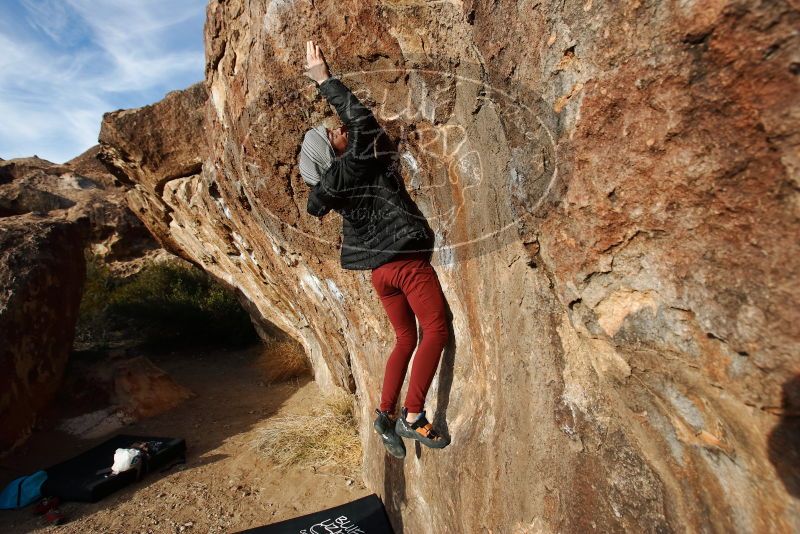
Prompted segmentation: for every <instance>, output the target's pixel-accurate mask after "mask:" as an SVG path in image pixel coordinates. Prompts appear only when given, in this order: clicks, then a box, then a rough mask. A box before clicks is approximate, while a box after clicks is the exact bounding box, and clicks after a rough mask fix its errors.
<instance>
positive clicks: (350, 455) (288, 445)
mask: <svg viewBox="0 0 800 534" xmlns="http://www.w3.org/2000/svg"><path fill="white" fill-rule="evenodd" d="M254 444H255V446H256V448H257V449H258V450H259V451H261V452H262V453H263V454H264V455H265V456H266V457H267V458H269V459H270V460H272V461H273V462H274V463H275V464H277V465H279V466H282V467H286V466H290V465H297V466H306V467H314V468H315V469H320V468H327V470H329V471H332V472H333V473H338V474H340V475H343V476H346V477H349V478H351V479H353V480H360V475H359V471H360V468H361V439H360V438H359V436H358V429H357V425H356V419H355V416H354V414H353V397H352V395H347V394H345V393H339V394H335V395H332V396H330V397H328V398H327V399H325V400H324V401H323V402H322V404H321V405H320V406H317V407H315V408H314V409H313V410H312V413H311V414H309V415H303V414H297V415H290V416H286V417H273V418H270V419H269V421H268V422H267V423H266V425H264V427H262V428H261V429H259V430H258V437H257V438H256V441H255V443H254Z"/></svg>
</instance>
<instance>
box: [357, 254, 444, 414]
mask: <svg viewBox="0 0 800 534" xmlns="http://www.w3.org/2000/svg"><path fill="white" fill-rule="evenodd" d="M372 286H373V287H374V288H375V291H377V293H378V296H379V297H380V299H381V304H383V308H384V309H385V310H386V314H387V315H388V316H389V320H390V321H391V323H392V326H393V327H394V331H395V336H396V341H395V346H394V350H392V353H391V354H390V355H389V359H388V360H387V361H386V372H385V374H384V377H383V390H382V392H381V406H380V409H381V410H382V411H390V412H394V409H395V405H396V404H397V397H398V396H399V395H400V390H401V389H402V386H403V380H404V379H405V376H406V371H407V369H408V363H409V361H410V360H411V356H412V354H413V352H414V348H415V347H416V346H417V325H416V322H415V320H414V317H415V316H416V319H417V320H418V321H419V326H420V328H421V329H422V342H421V343H420V344H419V348H417V353H416V356H415V357H414V365H413V366H412V368H411V379H410V380H409V384H408V393H407V394H406V401H405V403H404V404H403V405H404V406H405V407H406V408H408V411H409V412H421V411H422V410H423V407H424V406H425V395H426V394H427V393H428V388H430V385H431V382H433V376H434V375H435V374H436V369H437V367H439V360H440V359H441V356H442V349H444V346H445V345H446V344H447V339H448V329H447V314H446V309H445V300H444V294H443V293H442V287H441V286H440V285H439V278H438V277H437V276H436V271H434V270H433V266H432V265H431V263H430V261H429V260H428V253H426V252H419V253H414V254H406V255H404V257H403V258H401V259H397V260H393V261H390V262H388V263H384V264H383V265H381V266H380V267H377V268H375V269H373V270H372Z"/></svg>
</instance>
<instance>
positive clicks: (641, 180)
mask: <svg viewBox="0 0 800 534" xmlns="http://www.w3.org/2000/svg"><path fill="white" fill-rule="evenodd" d="M752 4H753V3H752V2H745V1H743V0H742V1H732V2H723V1H720V2H683V3H663V2H651V1H636V2H628V3H625V4H624V5H616V4H613V5H612V4H608V5H606V4H602V3H600V2H592V0H588V1H586V2H582V3H567V4H563V3H552V4H546V5H545V4H542V3H534V2H522V1H521V2H506V1H503V0H499V1H497V0H496V1H492V2H489V1H469V0H467V1H464V2H418V1H408V0H404V1H382V2H377V3H372V2H363V1H355V0H352V1H347V0H345V1H344V2H342V1H340V2H332V1H329V0H318V1H316V2H293V1H287V0H272V1H268V0H256V1H251V2H243V1H237V0H230V1H225V2H221V1H217V0H212V1H211V2H210V4H209V6H208V11H207V17H208V18H207V23H206V36H205V38H206V62H207V63H206V81H205V84H204V85H202V86H195V87H192V88H190V89H188V90H186V91H183V92H178V93H173V94H170V95H169V96H168V97H167V98H166V99H165V100H164V101H162V102H160V103H158V104H156V105H154V106H148V107H146V108H142V109H140V110H131V111H125V112H117V113H113V114H108V115H106V117H105V118H104V121H103V127H102V133H101V142H102V144H103V156H102V157H103V158H104V159H105V160H106V161H107V162H110V163H112V164H113V165H115V166H116V167H117V169H118V171H119V172H118V175H119V176H120V179H123V180H130V181H132V182H135V184H136V186H135V188H134V189H133V190H132V191H131V192H130V193H129V201H130V203H131V204H132V205H133V206H134V207H135V212H136V213H137V215H139V216H140V218H142V220H143V221H144V222H145V224H147V226H148V228H149V229H150V230H151V231H152V232H153V233H155V234H156V235H157V236H158V237H159V240H160V241H161V242H162V243H163V244H164V245H165V246H167V247H168V248H169V249H170V250H172V251H173V252H175V253H177V254H180V255H181V256H183V257H185V258H187V259H190V260H192V261H194V262H196V263H197V264H199V265H201V266H202V267H203V268H205V269H206V270H208V271H209V272H210V273H212V274H214V275H215V276H217V277H219V278H221V279H223V280H226V281H227V282H229V283H230V284H232V285H235V286H236V287H238V288H239V290H240V291H241V293H242V295H243V296H244V298H245V299H246V300H247V301H248V302H249V303H250V309H251V311H252V313H253V314H254V316H255V317H256V318H260V319H265V320H268V321H270V322H272V323H274V324H276V325H277V326H278V327H280V328H281V329H283V330H285V331H286V332H288V333H289V334H291V335H292V336H293V337H295V338H296V339H298V340H299V341H300V342H301V343H302V344H303V346H304V347H305V349H306V350H307V351H308V354H309V356H310V359H311V361H312V363H313V366H314V373H315V376H316V379H317V381H318V382H319V383H320V385H321V386H322V387H323V388H324V389H328V390H330V389H332V388H335V387H342V388H347V389H349V390H350V391H355V392H356V394H357V397H358V406H359V409H360V414H361V423H362V424H361V432H362V436H363V440H364V443H365V467H364V477H365V481H366V482H367V484H368V485H369V486H370V487H371V488H372V489H374V490H375V491H377V492H378V493H379V494H380V495H381V496H382V498H383V500H384V502H385V504H386V506H387V509H388V510H389V513H390V516H391V518H392V521H393V523H394V525H395V527H396V530H397V531H398V532H403V531H405V532H414V533H417V532H420V533H422V532H484V531H487V532H555V531H561V532H584V531H591V530H597V531H600V532H622V531H646V532H670V531H684V530H689V531H704V532H705V531H715V532H730V531H735V532H757V531H758V532H767V531H772V532H779V531H792V530H797V529H800V507H798V501H797V497H798V482H797V480H798V471H797V470H798V467H797V466H798V465H800V464H799V463H798V462H797V461H787V460H786V459H787V458H789V459H798V460H800V453H799V452H798V448H797V447H798V445H797V440H796V437H797V436H798V435H800V434H799V433H798V428H797V418H796V415H797V410H798V407H797V399H798V397H799V396H800V394H798V393H797V391H796V385H797V379H796V376H797V375H798V373H800V362H798V359H797V354H800V331H799V330H798V326H797V325H798V324H800V311H798V310H800V292H799V291H798V289H797V287H796V283H795V282H796V280H797V279H798V274H800V255H799V254H798V253H797V252H798V251H797V236H798V235H800V233H799V231H800V224H798V215H799V214H800V213H799V210H800V202H799V199H800V197H799V196H798V169H800V157H798V145H799V144H800V106H799V104H800V91H798V89H800V87H798V85H799V83H798V72H800V69H799V68H798V65H799V64H800V63H799V62H800V46H799V45H798V37H797V34H796V32H795V30H794V28H796V26H797V23H798V21H800V14H799V13H798V11H797V10H796V9H794V8H792V7H791V5H790V3H788V2H780V1H778V2H770V3H766V2H765V3H760V4H758V5H752ZM309 38H314V39H318V40H319V42H320V44H321V45H322V47H323V49H324V50H325V51H326V52H327V58H328V60H329V62H330V63H331V67H332V70H333V71H334V73H335V74H339V75H340V76H341V77H342V79H343V80H344V81H345V82H346V83H348V84H349V85H350V86H351V87H352V88H354V89H355V90H357V92H358V94H359V96H361V97H362V99H363V100H365V102H367V103H368V104H369V105H371V106H372V107H373V109H374V110H375V114H376V116H377V118H378V120H379V122H381V124H382V125H383V126H384V127H385V128H386V130H387V132H389V134H390V135H391V136H392V137H393V138H394V139H395V141H396V142H397V143H398V151H397V153H396V160H397V162H398V164H399V165H400V168H401V170H402V175H403V177H404V179H405V180H406V185H407V188H408V189H409V192H410V194H411V196H412V198H413V199H414V200H415V201H416V202H417V204H418V206H419V208H420V210H421V211H422V212H423V213H424V214H425V216H426V217H427V218H428V220H429V223H430V224H431V226H432V228H433V229H434V230H435V232H436V237H437V242H436V243H437V247H436V252H435V254H434V264H435V266H436V268H437V272H438V273H439V277H440V280H441V282H442V285H443V288H444V291H445V296H446V297H447V300H448V303H449V306H450V310H451V313H452V329H453V334H454V335H453V336H452V339H453V341H452V342H451V345H450V346H449V347H448V348H447V349H446V350H445V354H444V356H443V359H442V364H441V366H440V369H439V374H438V375H437V378H436V379H435V380H434V383H433V386H432V388H431V391H430V392H429V396H428V404H427V410H428V413H429V414H430V415H431V416H432V419H433V420H434V424H436V425H440V426H441V427H442V428H444V429H446V430H447V431H448V432H449V433H450V435H451V436H452V440H453V441H452V444H451V445H450V446H449V447H448V448H447V449H444V450H443V451H435V452H432V451H429V450H427V449H424V450H416V451H415V450H414V448H413V447H411V448H410V454H409V456H408V457H407V458H406V460H405V462H404V463H400V462H397V461H395V460H393V459H392V458H390V457H388V456H386V455H385V453H384V450H383V448H382V445H381V444H380V442H379V440H377V439H375V436H374V435H373V434H372V432H371V425H370V423H371V419H372V409H373V408H374V407H375V406H377V405H378V400H379V393H380V387H381V383H382V378H383V366H384V362H385V359H386V357H387V355H388V352H389V351H390V349H391V345H392V343H393V333H392V330H391V327H390V325H389V322H388V320H387V319H386V317H385V314H384V312H383V310H382V309H381V306H380V304H379V301H378V299H377V297H376V296H375V294H374V291H373V289H372V287H371V284H370V275H369V272H352V271H350V272H348V271H343V270H341V269H340V267H339V263H338V255H337V246H338V242H339V231H340V222H339V219H338V216H337V215H335V214H332V215H328V216H326V218H325V219H323V220H321V221H320V220H316V219H314V218H313V217H310V216H308V215H307V214H306V212H305V203H306V198H307V192H308V189H307V187H306V186H305V185H304V184H303V182H302V180H301V178H300V176H299V172H298V171H297V167H296V158H297V153H298V150H299V143H300V141H301V139H302V134H303V133H304V131H305V130H306V129H307V128H309V127H311V126H313V125H315V124H316V123H317V122H319V121H320V120H323V119H324V118H326V117H328V116H329V115H330V112H331V111H330V109H328V107H327V106H326V105H325V103H324V102H322V101H321V100H320V99H319V98H317V96H316V90H315V88H314V87H313V84H311V83H310V82H309V81H308V80H306V79H304V78H303V77H302V75H301V73H302V70H303V68H302V61H303V57H302V56H301V53H302V52H303V50H304V42H305V40H306V39H309ZM206 95H207V96H206ZM402 399H403V397H401V401H402Z"/></svg>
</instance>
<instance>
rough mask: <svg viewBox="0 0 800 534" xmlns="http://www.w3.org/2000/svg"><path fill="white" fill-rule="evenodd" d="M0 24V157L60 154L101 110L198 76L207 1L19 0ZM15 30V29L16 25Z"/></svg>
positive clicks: (83, 142) (76, 143) (85, 136)
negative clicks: (18, 15) (15, 14)
mask: <svg viewBox="0 0 800 534" xmlns="http://www.w3.org/2000/svg"><path fill="white" fill-rule="evenodd" d="M20 6H21V7H23V8H25V16H24V19H25V20H15V21H13V22H14V24H17V25H18V26H20V27H22V28H23V29H24V30H25V31H14V30H15V28H13V27H12V28H11V29H10V28H9V26H8V25H5V26H0V117H2V118H3V126H4V127H3V128H2V129H0V157H3V158H6V159H8V158H12V157H22V156H28V155H33V154H34V153H35V154H37V155H39V156H40V157H44V158H46V159H50V160H52V161H56V162H63V161H66V160H68V159H70V158H72V157H74V156H77V155H78V154H80V153H81V152H82V151H83V150H86V149H87V148H89V147H90V146H92V145H94V144H95V143H96V142H97V135H98V133H99V129H100V121H101V119H102V114H103V113H104V112H106V111H113V110H114V109H117V108H119V107H136V106H140V105H144V104H147V103H151V102H154V101H156V100H159V99H160V98H161V97H162V96H163V95H164V93H166V92H167V91H170V90H174V89H182V88H184V87H186V86H188V85H189V84H190V83H193V82H196V81H199V80H200V79H202V73H203V45H202V21H203V16H204V12H205V1H204V0H160V1H154V0H91V1H89V0H60V1H58V0H20ZM17 29H18V28H17Z"/></svg>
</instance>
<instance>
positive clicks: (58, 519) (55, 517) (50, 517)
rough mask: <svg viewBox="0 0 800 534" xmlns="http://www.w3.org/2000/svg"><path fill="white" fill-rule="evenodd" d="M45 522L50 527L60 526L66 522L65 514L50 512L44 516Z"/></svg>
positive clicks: (55, 511)
mask: <svg viewBox="0 0 800 534" xmlns="http://www.w3.org/2000/svg"><path fill="white" fill-rule="evenodd" d="M44 520H45V521H46V522H47V524H48V525H60V524H62V523H63V522H64V514H62V513H61V512H60V511H58V510H49V511H48V512H47V513H46V514H44Z"/></svg>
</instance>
